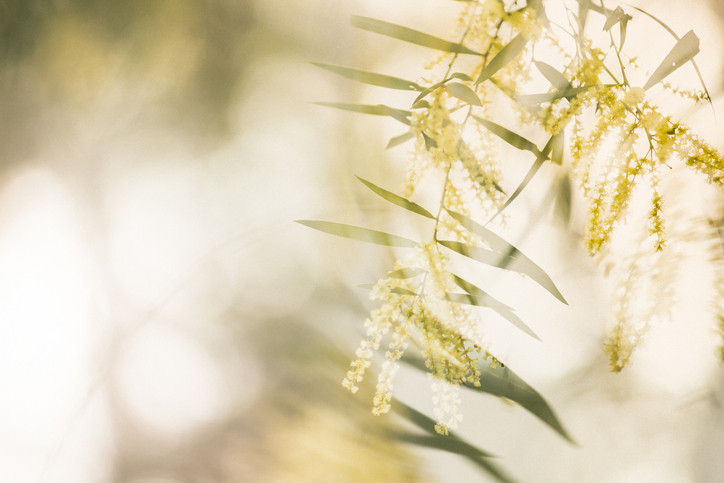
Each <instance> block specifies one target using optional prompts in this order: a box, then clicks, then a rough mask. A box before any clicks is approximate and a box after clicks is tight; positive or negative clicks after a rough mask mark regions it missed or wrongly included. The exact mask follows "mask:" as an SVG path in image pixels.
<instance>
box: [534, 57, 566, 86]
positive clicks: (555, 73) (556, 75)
mask: <svg viewBox="0 0 724 483" xmlns="http://www.w3.org/2000/svg"><path fill="white" fill-rule="evenodd" d="M534 64H535V66H536V67H537V68H538V71H539V72H540V73H541V74H543V77H545V78H546V79H547V80H548V82H550V83H551V85H552V86H553V87H555V88H556V89H558V90H559V91H565V90H568V89H573V86H572V85H571V83H570V82H569V81H568V79H566V76H564V75H563V74H562V73H561V72H560V71H559V70H558V69H556V68H555V67H553V66H552V65H550V64H546V63H545V62H541V61H539V60H536V61H534Z"/></svg>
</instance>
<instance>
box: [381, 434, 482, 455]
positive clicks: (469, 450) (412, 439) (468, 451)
mask: <svg viewBox="0 0 724 483" xmlns="http://www.w3.org/2000/svg"><path fill="white" fill-rule="evenodd" d="M392 436H393V437H394V438H395V439H397V440H398V441H402V442H405V443H410V444H416V445H418V446H425V447H427V448H433V449H439V450H442V451H447V452H449V453H455V454H459V455H462V456H465V457H467V458H481V457H482V458H485V457H488V458H489V457H490V454H489V453H486V452H485V451H482V450H480V449H478V448H476V447H475V446H473V445H471V444H469V443H466V442H464V441H461V440H459V439H451V438H449V437H446V436H442V435H436V436H433V435H430V436H427V435H424V434H413V433H407V432H404V433H403V432H394V433H393V434H392Z"/></svg>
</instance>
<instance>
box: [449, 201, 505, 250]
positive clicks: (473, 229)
mask: <svg viewBox="0 0 724 483" xmlns="http://www.w3.org/2000/svg"><path fill="white" fill-rule="evenodd" d="M445 211H447V213H448V214H449V215H450V216H451V217H453V218H454V219H455V221H457V222H458V223H460V225H462V226H463V227H465V229H466V230H468V231H469V232H470V233H475V234H476V235H478V236H479V237H480V238H482V239H483V241H484V242H485V243H486V244H487V245H488V246H489V247H490V248H492V249H493V250H494V251H496V252H500V253H508V252H510V251H513V250H515V251H519V250H518V249H517V248H515V247H514V246H513V245H511V244H510V243H508V242H507V241H505V239H503V237H501V236H500V235H497V234H496V233H494V232H493V231H492V230H490V229H489V228H486V227H484V226H483V225H481V224H480V223H478V222H477V221H475V220H473V219H472V218H470V217H468V216H465V215H463V214H461V213H458V212H456V211H453V210H448V209H446V210H445Z"/></svg>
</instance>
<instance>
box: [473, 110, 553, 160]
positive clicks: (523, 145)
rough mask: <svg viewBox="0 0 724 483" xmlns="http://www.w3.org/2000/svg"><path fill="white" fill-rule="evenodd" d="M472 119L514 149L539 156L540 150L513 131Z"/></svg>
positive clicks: (480, 119)
mask: <svg viewBox="0 0 724 483" xmlns="http://www.w3.org/2000/svg"><path fill="white" fill-rule="evenodd" d="M473 118H474V119H475V120H476V121H478V122H479V123H480V124H482V125H483V126H485V127H486V128H487V129H488V130H489V131H490V132H492V133H493V134H495V135H496V136H498V137H499V138H500V139H502V140H503V141H505V142H506V143H508V144H510V145H511V146H513V147H514V148H518V149H522V150H525V151H530V152H531V153H533V154H535V155H536V156H537V155H539V154H540V150H539V149H538V147H537V146H536V145H535V144H533V142H532V141H529V140H528V139H526V138H524V137H523V136H521V135H520V134H516V133H514V132H513V131H510V130H509V129H506V128H504V127H503V126H501V125H500V124H496V123H494V122H492V121H488V120H487V119H483V118H481V117H478V116H473Z"/></svg>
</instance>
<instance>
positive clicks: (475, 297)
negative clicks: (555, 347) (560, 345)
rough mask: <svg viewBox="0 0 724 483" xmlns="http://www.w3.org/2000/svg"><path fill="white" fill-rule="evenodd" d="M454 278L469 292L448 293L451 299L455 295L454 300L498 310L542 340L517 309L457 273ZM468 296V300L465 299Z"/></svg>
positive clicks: (508, 319)
mask: <svg viewBox="0 0 724 483" xmlns="http://www.w3.org/2000/svg"><path fill="white" fill-rule="evenodd" d="M453 279H454V280H455V283H456V284H457V285H458V287H460V288H462V289H463V290H465V291H466V292H467V295H466V294H448V298H449V299H450V296H451V295H453V297H452V299H457V300H452V299H451V300H452V301H453V302H457V303H466V304H469V305H477V306H479V307H488V308H490V309H493V310H494V311H496V312H497V313H498V314H499V315H501V316H502V317H503V318H505V319H506V320H507V321H508V322H510V323H511V324H513V325H514V326H516V327H517V328H519V329H520V330H522V331H523V332H525V333H526V334H528V335H530V336H532V337H534V338H536V339H538V340H540V337H538V335H537V334H536V333H535V332H533V329H531V328H530V327H528V325H526V323H525V322H523V321H522V320H521V318H520V317H518V315H517V314H516V313H515V311H514V310H513V309H512V308H511V307H509V306H507V305H505V304H504V303H502V302H500V301H499V300H497V299H496V298H494V297H492V296H490V295H489V294H488V293H487V292H485V291H484V290H482V289H481V288H479V287H477V286H476V285H473V284H472V283H470V282H468V281H467V280H464V279H462V278H460V277H458V276H457V275H455V274H453ZM466 298H467V301H466V300H465V299H466Z"/></svg>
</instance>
